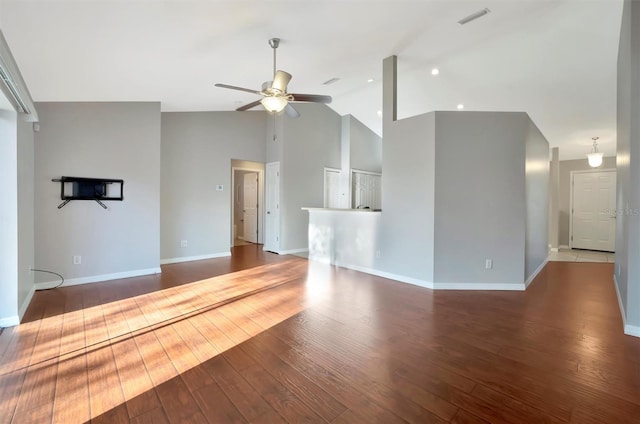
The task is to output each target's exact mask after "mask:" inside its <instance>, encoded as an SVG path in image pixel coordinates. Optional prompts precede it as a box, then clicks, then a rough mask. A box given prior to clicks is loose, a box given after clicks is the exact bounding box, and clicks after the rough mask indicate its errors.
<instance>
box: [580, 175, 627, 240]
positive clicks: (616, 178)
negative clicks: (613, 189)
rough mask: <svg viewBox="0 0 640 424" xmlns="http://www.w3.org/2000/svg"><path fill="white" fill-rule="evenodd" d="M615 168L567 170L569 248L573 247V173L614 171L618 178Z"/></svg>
mask: <svg viewBox="0 0 640 424" xmlns="http://www.w3.org/2000/svg"><path fill="white" fill-rule="evenodd" d="M617 171H618V170H617V169H616V168H603V169H583V170H577V171H570V172H569V249H573V177H574V176H575V174H595V173H597V172H615V173H616V181H617V180H618V175H617Z"/></svg>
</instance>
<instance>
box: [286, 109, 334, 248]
mask: <svg viewBox="0 0 640 424" xmlns="http://www.w3.org/2000/svg"><path fill="white" fill-rule="evenodd" d="M295 107H296V109H297V110H298V111H299V112H300V116H299V117H298V118H296V119H291V118H288V117H286V116H283V117H282V136H281V140H280V142H281V143H282V159H281V165H280V166H281V168H280V176H281V177H280V179H281V184H282V186H281V191H280V193H281V203H280V240H281V243H280V251H281V252H289V251H302V250H306V249H307V248H308V230H309V214H308V212H307V211H303V210H302V209H301V208H303V207H318V208H321V207H323V203H324V168H325V167H330V168H340V165H341V163H340V151H341V126H342V125H341V122H342V119H341V117H340V115H338V114H337V113H336V112H334V111H333V110H332V109H330V108H329V107H327V106H325V105H323V104H318V103H296V104H295Z"/></svg>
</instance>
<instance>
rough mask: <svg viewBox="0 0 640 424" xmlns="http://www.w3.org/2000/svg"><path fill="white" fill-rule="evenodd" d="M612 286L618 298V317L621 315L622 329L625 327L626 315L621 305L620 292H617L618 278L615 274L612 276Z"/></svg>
mask: <svg viewBox="0 0 640 424" xmlns="http://www.w3.org/2000/svg"><path fill="white" fill-rule="evenodd" d="M613 286H614V287H615V288H616V296H617V297H618V307H619V308H620V315H622V328H626V327H627V313H626V312H625V310H624V304H623V303H622V297H621V296H620V290H618V278H616V274H615V273H614V274H613Z"/></svg>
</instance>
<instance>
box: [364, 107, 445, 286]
mask: <svg viewBox="0 0 640 424" xmlns="http://www.w3.org/2000/svg"><path fill="white" fill-rule="evenodd" d="M434 167H435V114H434V113H429V114H426V115H419V116H415V117H412V118H407V119H403V120H400V121H395V122H393V121H392V122H389V123H385V126H384V137H383V143H382V170H383V173H384V174H383V178H382V216H381V220H380V230H379V231H380V234H379V240H378V243H377V245H378V248H377V250H380V255H379V256H380V257H379V258H378V259H377V260H376V263H375V266H374V267H375V268H376V269H378V270H381V271H383V272H385V273H388V274H392V275H395V276H398V277H400V278H404V279H407V278H408V279H410V281H412V282H413V283H415V284H418V285H423V286H430V285H431V284H432V283H433V257H434V190H435V180H434V177H435V174H434Z"/></svg>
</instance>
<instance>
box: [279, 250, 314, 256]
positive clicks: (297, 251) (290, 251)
mask: <svg viewBox="0 0 640 424" xmlns="http://www.w3.org/2000/svg"><path fill="white" fill-rule="evenodd" d="M275 253H277V254H278V255H295V254H296V253H309V249H308V248H307V249H291V250H278V251H277V252H275Z"/></svg>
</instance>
